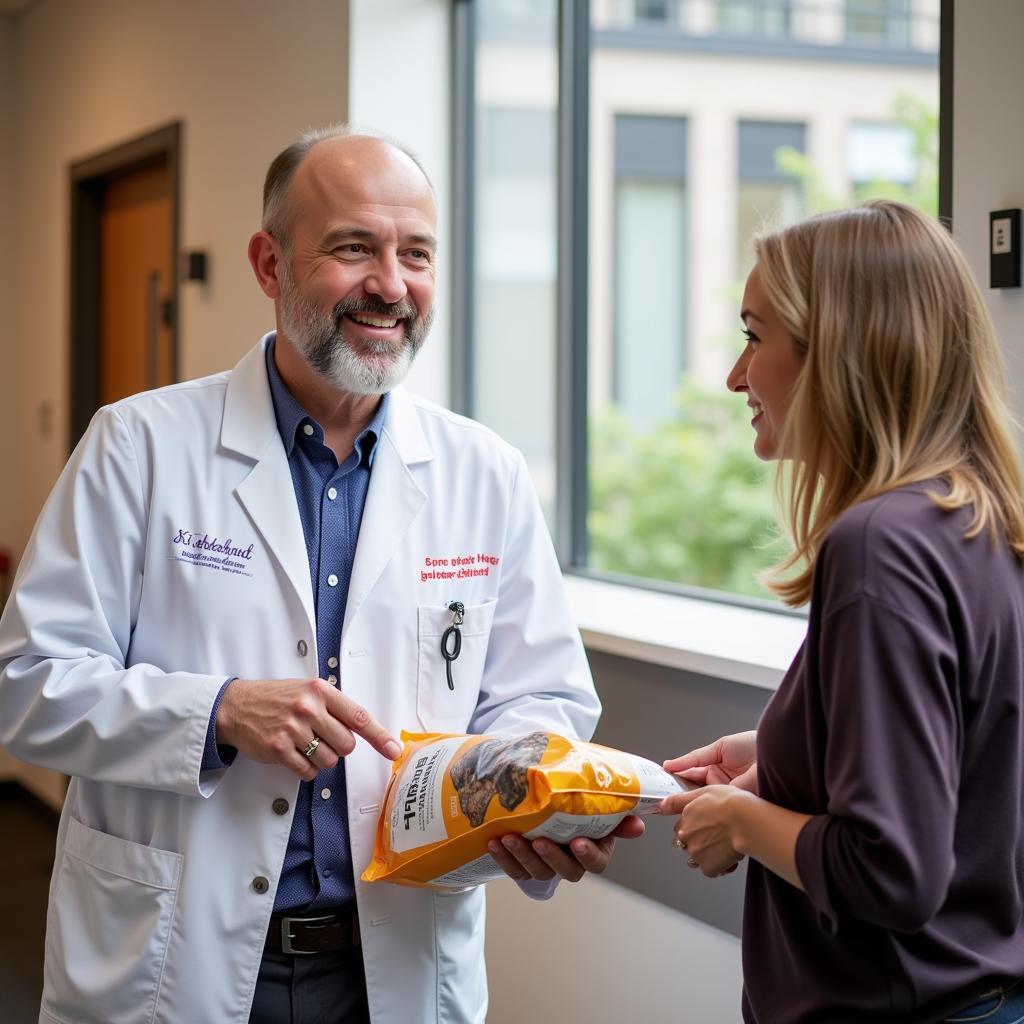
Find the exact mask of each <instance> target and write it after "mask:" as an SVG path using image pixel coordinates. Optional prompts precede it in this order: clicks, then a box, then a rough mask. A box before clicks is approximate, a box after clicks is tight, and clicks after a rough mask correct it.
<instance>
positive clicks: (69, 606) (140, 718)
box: [0, 408, 224, 796]
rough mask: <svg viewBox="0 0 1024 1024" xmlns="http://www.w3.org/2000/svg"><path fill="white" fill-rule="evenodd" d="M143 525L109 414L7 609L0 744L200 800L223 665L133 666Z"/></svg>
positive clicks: (80, 451) (87, 445)
mask: <svg viewBox="0 0 1024 1024" xmlns="http://www.w3.org/2000/svg"><path fill="white" fill-rule="evenodd" d="M148 527H149V524H148V521H147V509H146V495H145V493H144V489H143V486H142V477H141V475H140V472H139V466H138V464H137V461H136V452H135V449H134V446H133V443H132V438H131V436H130V435H129V432H128V429H127V427H126V426H125V423H124V421H123V419H122V417H121V415H120V414H119V412H118V410H117V409H116V408H107V409H104V410H101V411H100V412H99V413H98V414H97V415H96V417H95V418H94V419H93V422H92V424H91V425H90V427H89V430H88V431H87V433H86V435H85V437H84V438H83V439H82V441H81V442H80V444H79V446H78V448H77V449H76V450H75V452H74V454H73V456H72V458H71V460H70V461H69V463H68V465H67V466H66V467H65V469H64V471H63V473H62V474H61V476H60V478H59V480H58V482H57V484H56V486H55V488H54V490H53V493H52V494H51V495H50V498H49V500H48V501H47V503H46V506H45V507H44V509H43V512H42V514H41V515H40V518H39V521H38V522H37V524H36V528H35V531H34V532H33V535H32V538H31V540H30V541H29V545H28V548H27V550H26V552H25V555H24V558H23V559H22V563H21V567H20V569H19V572H18V575H17V578H16V580H15V583H14V590H13V593H12V596H11V599H10V601H9V602H8V605H7V608H6V609H5V612H4V615H3V618H2V619H0V742H2V743H3V745H4V746H5V747H7V749H8V750H10V751H11V753H13V754H14V755H15V756H17V757H20V758H22V759H24V760H26V761H29V762H32V763H35V764H40V765H43V766H45V767H48V768H54V769H56V770H58V771H62V772H65V773H66V774H69V775H78V776H82V777H85V778H91V779H96V780H101V781H109V782H116V783H124V784H127V785H132V786H143V787H148V788H157V789H167V790H171V791H174V792H178V793H184V794H192V795H197V796H198V795H203V794H204V793H207V792H209V791H210V788H211V786H213V785H214V784H215V780H213V779H211V778H205V779H204V780H203V783H202V784H201V783H200V777H199V776H200V765H201V761H202V755H203V749H204V744H205V740H206V734H207V726H208V723H209V720H210V714H211V710H212V707H213V704H214V701H215V699H216V697H217V694H218V691H219V690H220V688H221V686H222V685H223V683H224V675H223V674H222V673H218V674H216V675H213V674H211V675H202V674H196V673H188V672H173V671H167V669H166V666H161V665H150V664H145V663H133V661H132V657H131V646H132V632H133V628H134V624H135V621H136V618H137V616H138V609H139V601H140V595H141V591H142V581H143V568H144V562H145V557H146V545H147V542H148ZM215 774H216V773H204V775H208V776H209V775H215Z"/></svg>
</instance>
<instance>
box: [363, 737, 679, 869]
mask: <svg viewBox="0 0 1024 1024" xmlns="http://www.w3.org/2000/svg"><path fill="white" fill-rule="evenodd" d="M402 739H403V740H404V741H405V749H404V750H403V751H402V754H401V756H400V757H399V758H398V760H397V761H395V762H394V763H393V765H392V768H391V780H390V781H389V783H388V787H387V790H386V791H385V794H384V800H383V803H382V806H381V812H380V818H379V819H378V821H377V841H376V846H375V849H374V856H373V860H372V861H371V862H370V865H369V867H368V868H367V869H366V870H365V871H364V872H363V875H362V878H363V881H366V882H374V881H381V880H383V881H388V882H398V883H399V884H401V885H413V886H422V887H427V888H432V889H461V888H464V887H466V886H471V885H477V884H479V883H481V882H487V881H490V880H491V879H494V878H502V877H505V873H504V872H503V871H502V870H501V868H499V867H498V865H497V863H496V862H495V861H494V859H493V858H492V857H491V855H490V854H489V853H488V852H487V843H488V841H489V840H490V839H492V838H493V837H495V836H499V837H500V836H503V835H507V834H508V833H517V834H520V835H523V836H525V837H526V838H527V839H539V838H541V837H542V836H543V837H546V838H548V839H550V840H552V841H553V842H555V843H563V844H564V843H567V842H569V841H570V840H571V839H574V838H575V837H576V836H587V837H589V838H591V839H600V838H601V837H603V836H606V835H608V833H609V832H611V831H612V830H613V829H614V828H615V827H616V826H617V825H618V824H619V822H620V821H622V819H623V818H625V817H626V815H627V814H643V813H644V812H646V811H651V810H653V809H654V808H655V807H656V806H657V805H658V803H659V802H660V801H661V800H662V798H663V797H666V796H669V795H670V794H672V793H678V792H679V790H680V788H684V784H683V783H682V782H680V781H679V780H678V779H677V778H676V777H675V776H674V775H670V774H669V773H668V772H666V771H665V770H664V769H663V768H662V767H661V765H658V764H655V763H654V762H653V761H647V760H645V759H644V758H642V757H636V756H634V755H633V754H626V753H623V752H622V751H618V750H612V749H611V748H609V747H602V746H600V745H598V744H596V743H586V742H584V741H582V740H572V739H566V738H565V737H564V736H559V735H557V734H555V733H550V732H533V733H530V734H529V735H527V736H521V737H507V736H465V735H461V736H454V735H446V734H440V733H406V732H403V733H402Z"/></svg>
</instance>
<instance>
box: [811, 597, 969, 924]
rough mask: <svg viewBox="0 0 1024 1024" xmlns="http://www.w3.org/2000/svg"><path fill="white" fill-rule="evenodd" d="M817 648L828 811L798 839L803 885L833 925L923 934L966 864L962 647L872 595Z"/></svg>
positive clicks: (830, 624)
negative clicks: (958, 843) (960, 826)
mask: <svg viewBox="0 0 1024 1024" xmlns="http://www.w3.org/2000/svg"><path fill="white" fill-rule="evenodd" d="M817 647H818V651H817V655H818V657H817V660H816V665H815V668H816V671H817V673H818V675H819V678H820V680H821V700H822V707H821V711H822V714H823V716H824V720H825V728H826V730H827V734H828V745H827V751H826V756H825V759H824V765H823V770H824V782H825V788H826V790H827V793H828V809H827V813H826V814H819V815H817V816H816V817H814V818H812V820H811V821H810V822H808V823H807V825H806V826H805V827H804V829H803V830H802V832H801V834H800V837H799V839H798V842H797V851H796V852H797V868H798V871H799V874H800V878H801V881H802V882H803V884H804V886H805V888H806V891H807V894H808V896H809V897H810V899H811V901H812V902H813V904H814V906H815V908H816V909H817V910H818V913H819V920H820V922H821V923H822V925H823V926H824V927H825V928H826V930H827V931H828V932H830V933H834V932H835V930H836V929H837V927H838V922H839V920H840V919H841V918H842V917H844V916H852V917H855V918H858V919H860V920H862V921H867V922H870V923H871V924H876V925H879V926H881V927H883V928H887V929H891V930H893V931H899V932H915V931H918V930H919V929H920V928H921V927H922V926H923V925H924V924H925V923H926V922H927V921H929V920H930V919H931V918H932V917H933V916H934V914H935V913H936V912H937V910H938V909H939V907H941V906H942V904H943V902H944V900H945V898H946V893H947V890H948V887H949V883H950V879H951V878H952V876H953V871H954V868H955V858H954V854H953V829H954V823H955V820H956V810H957V790H958V786H959V777H958V774H959V773H958V770H957V766H958V764H959V760H960V758H959V751H960V747H961V738H962V737H961V728H960V723H959V721H958V709H957V705H956V702H955V700H954V688H955V670H956V651H955V648H954V645H953V643H952V640H951V639H950V637H949V636H948V635H942V634H940V633H938V632H937V631H936V630H935V629H934V628H932V627H931V626H930V625H928V624H925V623H923V622H920V621H918V620H916V619H915V618H913V617H911V616H910V615H908V614H907V613H906V612H905V611H904V610H903V609H901V608H896V607H892V606H890V605H889V604H887V603H883V602H881V601H880V600H879V599H878V598H876V597H872V596H870V595H868V594H866V593H861V594H859V595H857V596H856V597H854V598H853V599H852V600H849V601H847V602H846V603H845V604H844V605H842V606H841V607H840V608H838V609H837V610H835V611H832V612H831V613H830V614H829V615H828V616H827V617H826V618H825V619H824V620H823V622H822V627H821V632H820V637H819V640H818V644H817Z"/></svg>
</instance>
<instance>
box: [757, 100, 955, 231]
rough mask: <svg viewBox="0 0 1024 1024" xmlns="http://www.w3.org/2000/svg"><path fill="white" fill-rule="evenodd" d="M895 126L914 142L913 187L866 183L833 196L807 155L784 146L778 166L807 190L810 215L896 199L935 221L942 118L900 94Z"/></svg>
mask: <svg viewBox="0 0 1024 1024" xmlns="http://www.w3.org/2000/svg"><path fill="white" fill-rule="evenodd" d="M891 112H892V122H893V124H898V125H901V126H902V127H904V128H906V129H907V131H908V132H909V133H910V136H911V138H912V140H913V141H912V145H911V149H912V151H913V154H914V166H915V168H916V172H915V175H914V180H913V181H912V182H910V183H909V184H904V183H902V182H894V181H882V180H877V181H868V182H862V183H861V184H860V185H858V186H857V188H856V189H855V190H854V193H853V194H852V195H849V196H837V195H833V194H832V193H830V192H829V191H828V189H827V188H826V187H825V184H824V182H823V181H822V178H821V174H820V173H819V172H818V170H817V168H816V167H815V166H814V165H813V164H812V163H811V161H810V160H809V159H808V157H807V156H806V154H804V153H801V152H799V151H798V150H795V149H792V148H791V147H789V146H781V147H780V148H779V149H777V150H776V151H775V165H776V166H777V167H778V169H779V170H780V171H782V172H783V173H784V174H787V175H788V176H789V177H792V178H796V179H797V180H798V181H799V182H800V183H801V186H802V188H803V193H804V202H805V204H806V209H807V212H808V214H814V213H823V212H825V211H826V210H839V209H842V208H843V207H846V206H849V205H851V204H852V203H862V202H864V200H866V199H896V200H898V201H899V202H901V203H906V204H907V205H908V206H913V207H914V208H915V209H918V210H921V211H922V213H927V214H929V215H931V216H932V217H937V216H938V214H939V115H938V113H937V112H936V111H935V110H933V109H932V108H931V107H929V106H928V105H927V104H926V103H925V102H924V101H923V100H920V99H919V98H918V97H916V96H911V95H910V94H908V93H900V94H899V95H897V96H896V98H895V99H894V100H893V103H892V108H891Z"/></svg>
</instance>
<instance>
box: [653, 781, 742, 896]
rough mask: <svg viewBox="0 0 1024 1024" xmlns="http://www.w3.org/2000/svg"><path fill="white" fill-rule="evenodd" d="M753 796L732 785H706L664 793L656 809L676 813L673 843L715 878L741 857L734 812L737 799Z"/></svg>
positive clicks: (690, 861) (691, 862) (734, 866)
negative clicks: (665, 794) (686, 791)
mask: <svg viewBox="0 0 1024 1024" xmlns="http://www.w3.org/2000/svg"><path fill="white" fill-rule="evenodd" d="M756 799H757V797H755V796H752V795H751V794H750V793H748V792H746V791H744V790H741V789H737V788H736V787H735V786H730V785H709V786H705V787H704V788H703V789H692V790H690V791H689V792H688V793H678V794H675V795H673V796H668V797H665V799H664V800H662V802H661V806H660V807H659V808H658V813H659V814H678V815H679V821H677V822H676V827H675V833H676V838H675V840H674V844H675V845H676V846H678V847H679V848H680V849H681V850H685V851H686V853H687V855H688V856H689V861H688V863H689V865H690V867H691V868H700V869H701V871H703V872H704V874H705V875H707V876H708V878H717V877H718V876H719V875H724V874H728V873H729V872H730V871H733V870H735V868H736V865H737V864H739V862H740V861H741V860H743V856H744V855H743V854H742V853H740V852H739V850H737V849H736V845H735V844H736V839H735V835H734V828H735V825H736V812H737V810H738V803H739V802H744V801H749V800H756Z"/></svg>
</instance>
